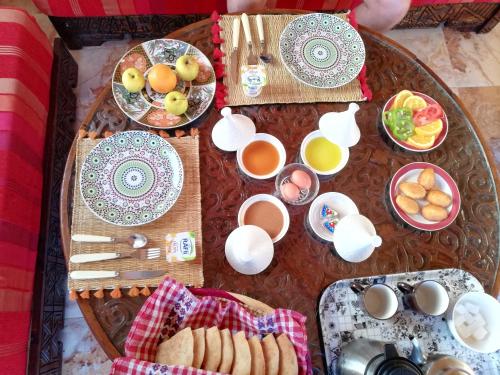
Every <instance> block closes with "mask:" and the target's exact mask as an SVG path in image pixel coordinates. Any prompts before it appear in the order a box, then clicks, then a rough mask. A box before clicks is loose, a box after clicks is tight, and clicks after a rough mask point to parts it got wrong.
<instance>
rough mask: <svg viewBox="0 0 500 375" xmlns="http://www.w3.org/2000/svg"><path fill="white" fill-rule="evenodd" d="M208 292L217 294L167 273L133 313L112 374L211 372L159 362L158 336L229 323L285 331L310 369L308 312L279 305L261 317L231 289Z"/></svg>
mask: <svg viewBox="0 0 500 375" xmlns="http://www.w3.org/2000/svg"><path fill="white" fill-rule="evenodd" d="M205 294H206V293H205ZM209 294H212V295H214V296H204V297H197V296H195V295H194V294H193V293H191V292H190V291H189V290H188V289H187V288H185V287H184V285H182V284H181V283H178V282H176V281H175V280H173V279H171V278H169V277H166V278H165V280H163V282H162V283H161V284H160V286H159V287H158V289H156V291H155V292H154V293H153V294H152V295H151V297H149V298H148V300H147V301H146V303H145V304H144V305H143V306H142V308H141V311H139V314H138V315H137V317H136V318H135V321H134V324H133V325H132V328H131V329H130V332H129V334H128V337H127V341H126V343H125V357H121V358H117V359H115V360H114V362H113V367H112V368H111V374H113V375H123V374H134V375H150V374H174V375H207V374H209V373H212V372H210V371H205V370H197V369H195V368H192V367H184V366H166V365H160V364H157V363H154V362H153V361H154V359H155V354H156V347H157V345H158V343H159V342H160V338H162V337H170V336H172V335H173V334H174V333H175V332H177V331H179V330H181V329H183V328H184V327H191V328H192V329H196V328H200V327H207V328H208V327H213V326H217V327H219V328H220V329H224V328H229V329H230V330H231V331H232V332H233V333H236V332H238V331H244V332H245V334H246V336H247V338H249V337H250V336H252V335H265V334H267V333H286V334H287V335H288V338H289V339H290V341H291V342H292V343H293V346H294V348H295V352H296V353H297V362H298V365H299V374H300V375H309V374H311V373H312V366H311V358H310V355H309V350H308V347H307V334H306V328H305V321H306V318H305V316H303V315H301V314H299V313H297V312H295V311H291V310H285V309H275V310H274V313H273V314H268V315H264V316H259V317H257V316H254V315H253V314H251V313H250V312H248V311H246V310H245V309H244V308H243V307H242V306H241V305H240V304H239V303H237V302H236V301H235V300H234V297H232V296H231V295H230V294H228V293H225V292H223V291H217V292H215V293H212V292H210V293H209ZM216 296H218V297H220V296H224V298H227V299H228V300H232V301H225V300H224V301H221V300H220V299H219V298H217V297H216Z"/></svg>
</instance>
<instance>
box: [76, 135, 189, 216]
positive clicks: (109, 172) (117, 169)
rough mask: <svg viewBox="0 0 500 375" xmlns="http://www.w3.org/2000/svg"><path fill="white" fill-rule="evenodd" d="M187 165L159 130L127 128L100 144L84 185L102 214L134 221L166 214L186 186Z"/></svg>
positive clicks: (86, 167) (85, 167) (87, 164)
mask: <svg viewBox="0 0 500 375" xmlns="http://www.w3.org/2000/svg"><path fill="white" fill-rule="evenodd" d="M183 180H184V170H183V166H182V161H181V158H180V157H179V154H178V153H177V151H175V149H174V148H173V147H172V146H171V145H170V143H168V142H167V141H166V140H164V139H163V138H162V137H159V136H157V135H154V134H150V133H148V132H144V131H126V132H120V133H117V134H115V135H112V136H111V137H109V138H106V139H104V140H103V141H101V142H100V143H99V144H98V145H97V146H95V147H94V148H93V149H92V151H90V153H89V154H88V155H87V157H86V158H85V160H84V162H83V164H82V168H81V171H80V191H81V194H82V197H83V200H84V202H85V204H86V205H87V207H88V208H89V209H90V210H91V211H92V212H93V213H94V214H95V215H96V216H97V217H99V218H100V219H102V220H104V221H106V222H108V223H110V224H115V225H121V226H134V225H142V224H146V223H149V222H152V221H154V220H156V219H158V218H159V217H160V216H162V215H163V214H165V213H166V212H167V211H168V210H169V209H170V208H171V207H172V206H173V205H174V203H175V201H176V200H177V198H178V197H179V195H180V194H181V191H182V185H183Z"/></svg>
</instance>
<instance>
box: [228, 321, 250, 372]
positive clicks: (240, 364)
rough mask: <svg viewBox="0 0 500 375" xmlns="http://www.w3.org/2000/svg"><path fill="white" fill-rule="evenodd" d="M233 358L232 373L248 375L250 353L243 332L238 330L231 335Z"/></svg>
mask: <svg viewBox="0 0 500 375" xmlns="http://www.w3.org/2000/svg"><path fill="white" fill-rule="evenodd" d="M233 345H234V360H233V369H232V371H231V374H232V375H250V371H251V369H252V355H251V354H250V347H249V346H248V341H247V339H246V337H245V332H243V331H240V332H238V333H237V334H235V335H233Z"/></svg>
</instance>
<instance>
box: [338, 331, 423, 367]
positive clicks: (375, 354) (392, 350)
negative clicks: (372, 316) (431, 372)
mask: <svg viewBox="0 0 500 375" xmlns="http://www.w3.org/2000/svg"><path fill="white" fill-rule="evenodd" d="M341 350H342V352H341V354H340V356H339V359H338V361H337V373H338V374H340V375H389V374H401V375H423V374H424V373H423V372H422V370H421V369H420V367H419V366H418V365H417V364H415V363H413V362H412V361H411V360H409V359H407V358H404V357H401V356H400V355H399V354H398V351H397V350H396V346H395V345H394V344H393V343H385V342H382V341H376V340H368V339H357V340H353V341H351V342H350V343H348V344H346V345H344V346H343V347H342V349H341Z"/></svg>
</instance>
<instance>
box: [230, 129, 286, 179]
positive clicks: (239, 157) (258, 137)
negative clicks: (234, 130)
mask: <svg viewBox="0 0 500 375" xmlns="http://www.w3.org/2000/svg"><path fill="white" fill-rule="evenodd" d="M255 141H265V142H268V143H270V144H272V145H273V146H274V148H275V149H276V150H277V151H278V156H279V161H278V165H277V166H276V168H274V169H273V170H272V171H271V172H270V173H267V174H263V175H259V174H254V173H252V172H250V171H249V170H248V169H247V167H246V166H245V164H244V163H243V153H244V152H245V149H246V148H247V147H248V146H249V145H250V144H252V143H253V142H255ZM236 161H237V162H238V167H239V168H240V169H241V170H242V171H243V173H245V174H246V175H247V176H249V177H252V178H255V179H257V180H266V179H268V178H271V177H274V176H276V175H277V174H278V172H279V171H280V170H281V169H282V168H283V167H284V166H285V162H286V151H285V147H284V146H283V143H281V141H280V140H279V139H278V138H276V137H275V136H273V135H271V134H267V133H257V134H255V135H254V136H253V138H252V139H250V141H249V142H248V143H247V144H246V145H245V146H244V147H241V148H239V149H238V151H237V152H236Z"/></svg>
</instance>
